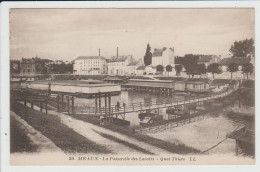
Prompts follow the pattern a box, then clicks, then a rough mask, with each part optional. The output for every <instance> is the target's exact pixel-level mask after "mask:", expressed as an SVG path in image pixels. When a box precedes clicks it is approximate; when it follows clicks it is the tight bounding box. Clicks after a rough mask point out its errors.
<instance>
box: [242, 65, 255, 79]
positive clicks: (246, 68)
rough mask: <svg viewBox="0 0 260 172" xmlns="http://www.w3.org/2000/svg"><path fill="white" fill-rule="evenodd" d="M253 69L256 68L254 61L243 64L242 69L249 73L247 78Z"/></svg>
mask: <svg viewBox="0 0 260 172" xmlns="http://www.w3.org/2000/svg"><path fill="white" fill-rule="evenodd" d="M253 70H254V66H253V64H252V63H246V64H243V66H242V71H243V73H246V74H247V79H248V74H249V73H250V74H251V73H253Z"/></svg>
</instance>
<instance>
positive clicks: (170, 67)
mask: <svg viewBox="0 0 260 172" xmlns="http://www.w3.org/2000/svg"><path fill="white" fill-rule="evenodd" d="M166 71H167V72H168V76H169V72H171V71H172V66H171V65H167V66H166Z"/></svg>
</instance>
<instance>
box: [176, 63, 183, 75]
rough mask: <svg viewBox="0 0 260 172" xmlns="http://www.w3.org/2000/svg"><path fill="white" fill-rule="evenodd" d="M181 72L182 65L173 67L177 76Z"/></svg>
mask: <svg viewBox="0 0 260 172" xmlns="http://www.w3.org/2000/svg"><path fill="white" fill-rule="evenodd" d="M181 70H182V65H175V71H176V73H177V74H179V73H180V72H181Z"/></svg>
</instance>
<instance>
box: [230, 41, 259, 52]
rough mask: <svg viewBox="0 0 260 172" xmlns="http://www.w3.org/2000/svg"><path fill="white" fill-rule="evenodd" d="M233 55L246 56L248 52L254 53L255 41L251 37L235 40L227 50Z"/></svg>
mask: <svg viewBox="0 0 260 172" xmlns="http://www.w3.org/2000/svg"><path fill="white" fill-rule="evenodd" d="M229 51H230V52H231V53H232V55H233V57H248V55H250V54H253V55H254V54H255V42H254V40H253V39H252V38H251V39H245V40H242V41H235V42H234V43H233V45H231V47H230V50H229Z"/></svg>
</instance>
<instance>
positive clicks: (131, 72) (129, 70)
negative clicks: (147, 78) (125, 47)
mask: <svg viewBox="0 0 260 172" xmlns="http://www.w3.org/2000/svg"><path fill="white" fill-rule="evenodd" d="M138 67H139V66H138V62H131V63H129V64H128V65H127V74H128V75H136V74H137V73H136V69H137V68H138Z"/></svg>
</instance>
